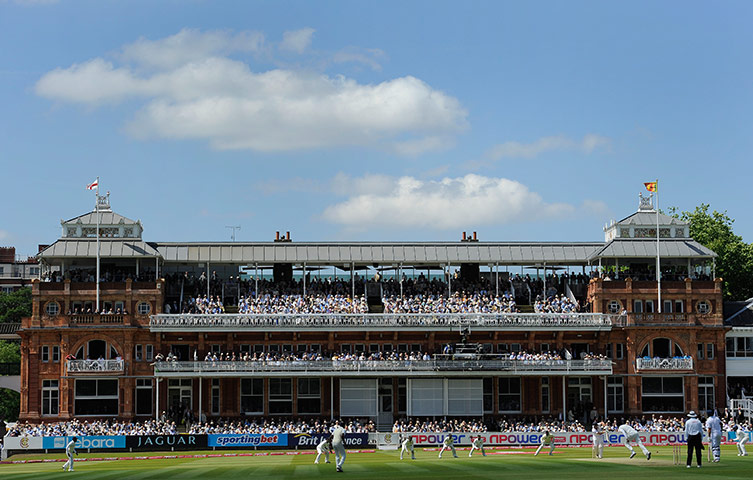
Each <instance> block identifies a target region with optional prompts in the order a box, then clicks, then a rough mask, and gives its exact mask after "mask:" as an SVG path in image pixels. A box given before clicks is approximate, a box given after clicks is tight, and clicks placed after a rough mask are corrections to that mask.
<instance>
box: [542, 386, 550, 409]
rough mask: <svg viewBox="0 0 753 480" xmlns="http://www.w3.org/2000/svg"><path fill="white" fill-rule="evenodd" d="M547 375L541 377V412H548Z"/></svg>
mask: <svg viewBox="0 0 753 480" xmlns="http://www.w3.org/2000/svg"><path fill="white" fill-rule="evenodd" d="M550 408H551V406H550V399H549V377H541V413H549V409H550Z"/></svg>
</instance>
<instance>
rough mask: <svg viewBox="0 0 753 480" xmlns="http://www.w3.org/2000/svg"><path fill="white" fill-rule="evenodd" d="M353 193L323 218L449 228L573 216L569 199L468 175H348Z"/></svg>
mask: <svg viewBox="0 0 753 480" xmlns="http://www.w3.org/2000/svg"><path fill="white" fill-rule="evenodd" d="M338 182H340V183H341V184H343V185H348V186H349V188H348V191H349V192H350V193H351V194H352V196H351V197H350V198H348V199H346V200H345V201H343V202H341V203H338V204H335V205H331V206H329V207H327V208H326V209H325V210H324V212H323V213H322V217H323V218H324V219H325V220H327V221H329V222H332V223H336V224H339V225H342V226H344V227H346V228H348V229H353V230H359V229H363V228H367V227H368V228H373V227H377V228H380V227H386V228H428V229H434V230H447V229H457V228H466V227H478V226H482V225H503V224H510V223H516V222H524V221H530V220H536V219H543V218H553V217H560V216H566V215H571V214H572V213H574V212H575V211H576V208H575V207H574V206H572V205H569V204H565V203H547V202H545V201H544V200H543V199H542V198H541V196H540V195H539V194H537V193H535V192H532V191H530V190H529V189H528V187H526V186H525V185H523V184H521V183H519V182H516V181H514V180H509V179H506V178H492V177H484V176H481V175H474V174H469V175H465V176H463V177H456V178H444V179H442V180H429V181H424V180H420V179H417V178H414V177H400V178H393V177H384V176H379V177H378V181H373V180H372V178H371V177H363V178H361V179H359V178H349V177H346V176H342V175H341V176H340V177H339V180H338Z"/></svg>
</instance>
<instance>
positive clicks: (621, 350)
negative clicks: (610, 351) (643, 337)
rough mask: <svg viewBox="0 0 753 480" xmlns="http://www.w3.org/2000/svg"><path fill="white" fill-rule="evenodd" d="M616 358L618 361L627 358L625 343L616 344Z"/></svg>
mask: <svg viewBox="0 0 753 480" xmlns="http://www.w3.org/2000/svg"><path fill="white" fill-rule="evenodd" d="M614 346H615V353H616V355H615V358H616V359H617V360H622V359H623V358H625V344H624V343H616V344H615V345H614Z"/></svg>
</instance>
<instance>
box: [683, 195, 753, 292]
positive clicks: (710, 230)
mask: <svg viewBox="0 0 753 480" xmlns="http://www.w3.org/2000/svg"><path fill="white" fill-rule="evenodd" d="M670 213H671V214H672V215H673V216H675V217H677V218H679V219H681V220H683V221H685V222H688V223H689V224H690V236H691V237H692V238H693V239H695V240H696V241H697V242H698V243H700V244H701V245H703V246H705V247H707V248H710V249H711V250H713V251H714V252H716V254H717V255H718V257H717V259H716V276H717V277H721V278H722V279H723V282H724V283H723V292H724V299H725V300H744V299H747V298H750V297H753V244H749V243H745V242H744V241H743V238H742V237H741V236H739V235H735V233H734V231H733V230H732V224H733V223H734V220H733V219H731V218H729V216H728V215H727V212H726V211H725V212H721V213H720V212H717V211H716V210H714V211H713V212H711V213H709V205H708V204H706V203H702V204H701V205H699V206H697V207H696V208H695V210H694V211H692V212H681V213H677V209H670Z"/></svg>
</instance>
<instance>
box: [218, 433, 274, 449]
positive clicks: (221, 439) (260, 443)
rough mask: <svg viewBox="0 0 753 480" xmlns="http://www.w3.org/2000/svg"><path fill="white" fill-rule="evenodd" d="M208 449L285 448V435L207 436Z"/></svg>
mask: <svg viewBox="0 0 753 480" xmlns="http://www.w3.org/2000/svg"><path fill="white" fill-rule="evenodd" d="M207 437H208V446H210V447H287V446H288V434H287V433H270V434H265V433H248V434H216V435H207Z"/></svg>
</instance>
